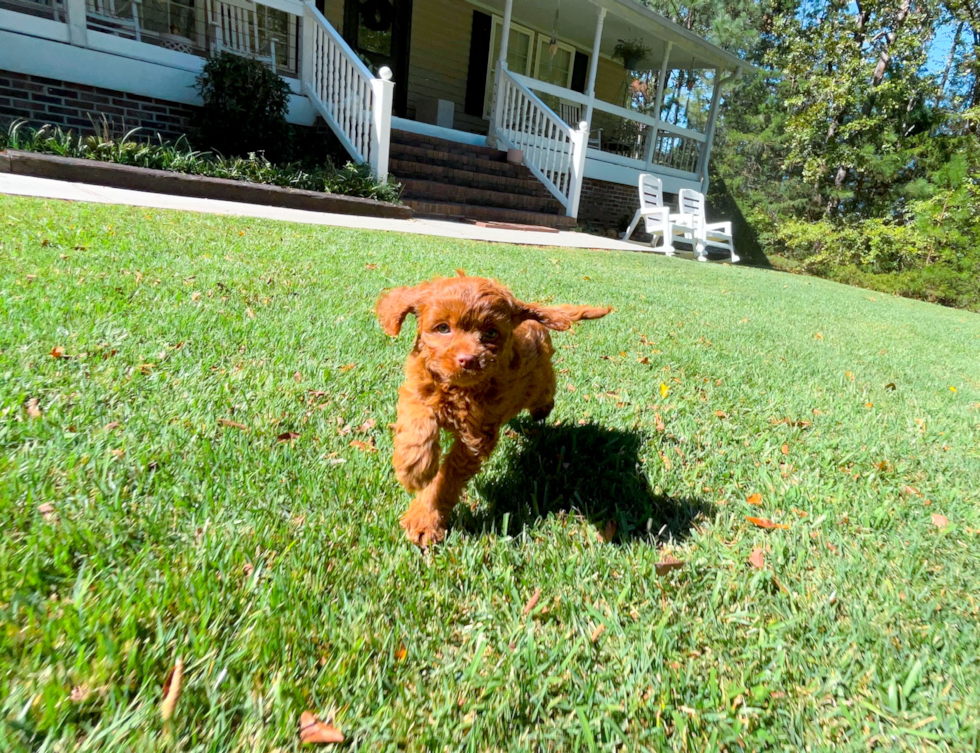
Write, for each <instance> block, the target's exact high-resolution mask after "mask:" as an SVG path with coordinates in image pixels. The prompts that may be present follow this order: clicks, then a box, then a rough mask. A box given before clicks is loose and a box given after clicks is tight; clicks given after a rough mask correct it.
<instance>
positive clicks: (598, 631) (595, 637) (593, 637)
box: [589, 624, 606, 643]
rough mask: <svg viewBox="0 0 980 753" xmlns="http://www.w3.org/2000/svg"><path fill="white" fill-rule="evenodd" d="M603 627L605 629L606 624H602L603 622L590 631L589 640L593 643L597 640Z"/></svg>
mask: <svg viewBox="0 0 980 753" xmlns="http://www.w3.org/2000/svg"><path fill="white" fill-rule="evenodd" d="M605 629H606V626H605V625H603V624H600V625H599V627H597V628H596V629H595V630H593V631H592V637H591V638H590V639H589V640H591V641H592V642H593V643H595V642H596V641H597V640H599V636H600V635H602V633H603V631H604V630H605Z"/></svg>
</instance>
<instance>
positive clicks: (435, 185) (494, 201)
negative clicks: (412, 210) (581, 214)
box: [401, 178, 562, 214]
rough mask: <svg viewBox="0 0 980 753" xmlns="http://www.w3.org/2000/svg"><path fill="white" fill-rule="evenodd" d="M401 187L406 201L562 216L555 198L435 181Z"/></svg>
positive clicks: (415, 182) (405, 183)
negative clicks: (466, 205) (470, 205)
mask: <svg viewBox="0 0 980 753" xmlns="http://www.w3.org/2000/svg"><path fill="white" fill-rule="evenodd" d="M401 184H402V185H403V186H404V187H405V190H404V192H403V194H402V195H403V196H404V197H405V198H407V199H422V200H423V201H436V202H450V203H453V204H474V205H477V206H484V207H502V208H504V209H520V210H522V211H525V212H543V213H547V214H559V213H561V212H562V206H561V204H559V203H558V201H557V200H556V199H555V198H554V197H552V196H527V195H523V194H516V193H509V192H507V191H493V190H490V191H488V190H486V189H483V188H468V187H467V186H454V185H451V184H449V183H440V182H438V181H434V180H414V179H411V178H410V179H408V180H402V181H401Z"/></svg>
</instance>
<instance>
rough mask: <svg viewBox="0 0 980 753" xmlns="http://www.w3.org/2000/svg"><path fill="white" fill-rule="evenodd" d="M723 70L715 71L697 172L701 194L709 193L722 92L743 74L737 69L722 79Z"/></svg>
mask: <svg viewBox="0 0 980 753" xmlns="http://www.w3.org/2000/svg"><path fill="white" fill-rule="evenodd" d="M721 73H722V72H721V70H720V69H718V68H716V69H715V88H714V91H712V93H711V110H710V112H709V113H708V128H707V130H706V131H705V134H704V143H703V144H702V145H701V153H700V154H699V155H698V162H697V165H696V167H695V172H696V173H697V174H698V175H699V176H700V177H701V193H703V194H707V193H708V161H709V160H710V159H711V145H712V143H713V142H714V140H715V126H716V125H717V123H718V110H719V109H720V107H721V90H722V88H723V87H724V86H726V85H727V84H729V83H731V82H732V81H734V80H735V79H737V78H738V77H739V76H740V75H741V74H742V69H741V68H736V69H735V70H734V71H732V72H731V74H729V75H728V76H725V77H724V78H722V77H721Z"/></svg>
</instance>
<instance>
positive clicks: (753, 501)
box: [745, 492, 762, 506]
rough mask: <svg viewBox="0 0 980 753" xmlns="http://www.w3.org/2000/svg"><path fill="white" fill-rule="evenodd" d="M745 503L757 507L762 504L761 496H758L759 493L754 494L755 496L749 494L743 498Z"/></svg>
mask: <svg viewBox="0 0 980 753" xmlns="http://www.w3.org/2000/svg"><path fill="white" fill-rule="evenodd" d="M745 501H746V502H748V503H749V504H750V505H756V506H759V505H761V504H762V495H761V494H759V492H756V493H755V494H750V495H749V496H748V497H746V498H745Z"/></svg>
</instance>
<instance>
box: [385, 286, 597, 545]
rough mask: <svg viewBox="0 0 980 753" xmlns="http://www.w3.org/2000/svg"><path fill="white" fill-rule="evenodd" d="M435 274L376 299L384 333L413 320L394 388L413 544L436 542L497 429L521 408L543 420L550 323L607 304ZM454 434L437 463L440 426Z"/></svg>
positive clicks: (550, 372)
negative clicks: (555, 300)
mask: <svg viewBox="0 0 980 753" xmlns="http://www.w3.org/2000/svg"><path fill="white" fill-rule="evenodd" d="M459 275H460V276H458V277H451V278H448V279H435V280H432V281H430V282H423V283H422V284H420V285H416V286H415V287H405V288H395V289H394V290H391V291H388V292H387V293H385V294H384V295H382V296H381V298H380V299H379V300H378V304H377V307H376V311H377V315H378V320H379V321H380V322H381V327H382V329H384V331H385V332H386V333H387V334H389V335H392V336H396V335H398V333H399V331H400V330H401V325H402V322H403V321H405V317H406V316H408V314H414V315H415V318H416V323H417V326H418V332H417V334H416V337H415V347H414V348H413V349H412V353H411V355H409V357H408V362H407V363H406V365H405V376H406V378H405V382H404V384H402V386H401V389H400V390H399V391H398V421H397V423H396V424H395V454H394V465H395V475H396V476H397V477H398V480H399V481H400V482H401V484H402V486H404V487H405V488H406V489H407V490H408V491H410V492H417V493H418V494H417V496H416V497H415V499H414V500H412V504H411V505H410V506H409V508H408V512H406V513H405V515H404V516H402V519H401V525H402V528H404V529H405V532H406V533H407V534H408V538H409V539H410V540H411V541H413V542H415V543H416V544H418V545H419V546H423V547H424V546H428V545H429V544H432V543H434V542H437V541H441V540H442V539H443V538H444V537H445V535H446V526H447V524H448V522H449V516H450V514H451V513H452V510H453V507H455V506H456V503H457V502H458V501H459V498H460V495H461V494H462V492H463V488H464V487H465V486H466V483H467V482H468V481H469V480H470V479H471V478H472V477H473V476H475V475H476V474H477V472H478V471H479V470H480V465H481V464H482V463H483V461H485V460H486V459H487V458H488V457H490V453H492V452H493V449H494V447H495V446H496V444H497V438H498V436H499V433H500V427H501V426H502V425H503V424H505V423H506V422H507V421H509V420H510V419H512V418H513V417H514V416H516V415H517V414H518V413H520V412H521V411H522V410H524V409H527V410H528V412H530V414H531V416H532V417H533V418H534V419H543V418H546V417H547V416H548V414H549V413H551V409H552V408H553V407H554V404H555V371H554V368H553V367H552V365H551V356H552V354H553V353H554V348H553V347H552V345H551V336H550V335H549V333H548V330H549V329H554V330H566V329H568V328H569V327H571V324H572V322H575V321H578V320H580V319H599V318H600V317H603V316H605V315H606V314H608V313H609V312H610V311H611V310H612V309H608V308H596V307H593V306H539V305H537V304H534V303H523V302H521V301H519V300H517V299H516V298H514V296H513V295H511V293H510V291H509V290H507V288H505V287H504V286H503V285H501V284H500V283H498V282H496V281H494V280H489V279H487V278H484V277H467V276H465V273H463V272H459ZM441 429H445V430H446V431H448V432H449V433H450V434H452V435H453V437H454V438H455V441H454V442H453V445H452V448H451V449H450V450H449V452H448V454H447V455H446V457H445V458H443V459H442V466H441V467H440V465H439V461H440V447H439V431H440V430H441Z"/></svg>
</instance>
